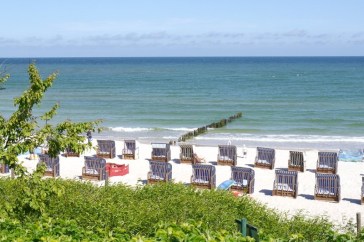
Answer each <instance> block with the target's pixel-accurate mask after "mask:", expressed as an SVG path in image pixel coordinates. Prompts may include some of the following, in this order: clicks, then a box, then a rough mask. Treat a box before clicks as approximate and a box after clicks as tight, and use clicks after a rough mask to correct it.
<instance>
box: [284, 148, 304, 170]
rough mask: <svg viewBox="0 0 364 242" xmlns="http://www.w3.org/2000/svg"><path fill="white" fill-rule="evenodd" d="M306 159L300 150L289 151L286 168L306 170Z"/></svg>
mask: <svg viewBox="0 0 364 242" xmlns="http://www.w3.org/2000/svg"><path fill="white" fill-rule="evenodd" d="M305 166H306V161H305V158H304V155H303V152H302V151H290V152H289V159H288V170H289V171H301V172H305V170H306V167H305Z"/></svg>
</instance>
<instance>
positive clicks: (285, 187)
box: [272, 170, 298, 198]
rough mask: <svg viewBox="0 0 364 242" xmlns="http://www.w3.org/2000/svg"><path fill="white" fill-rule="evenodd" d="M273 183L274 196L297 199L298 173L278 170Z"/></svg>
mask: <svg viewBox="0 0 364 242" xmlns="http://www.w3.org/2000/svg"><path fill="white" fill-rule="evenodd" d="M275 173H276V177H275V180H274V183H273V190H272V196H289V197H293V198H297V194H298V177H297V176H298V175H297V171H285V170H276V171H275Z"/></svg>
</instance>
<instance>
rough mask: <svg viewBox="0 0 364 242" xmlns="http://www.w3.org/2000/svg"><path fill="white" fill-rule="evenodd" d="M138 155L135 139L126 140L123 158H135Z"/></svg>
mask: <svg viewBox="0 0 364 242" xmlns="http://www.w3.org/2000/svg"><path fill="white" fill-rule="evenodd" d="M137 156H138V148H137V147H136V142H135V140H125V141H124V148H123V153H122V157H123V159H128V160H135V159H137Z"/></svg>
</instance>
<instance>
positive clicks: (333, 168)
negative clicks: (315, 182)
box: [316, 151, 338, 174]
mask: <svg viewBox="0 0 364 242" xmlns="http://www.w3.org/2000/svg"><path fill="white" fill-rule="evenodd" d="M337 165H338V155H337V153H336V152H322V151H320V152H318V159H317V165H316V171H317V172H319V173H329V174H336V173H337Z"/></svg>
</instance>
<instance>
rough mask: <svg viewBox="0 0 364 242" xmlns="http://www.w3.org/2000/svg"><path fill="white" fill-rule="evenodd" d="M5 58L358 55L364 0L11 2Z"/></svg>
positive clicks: (6, 10)
mask: <svg viewBox="0 0 364 242" xmlns="http://www.w3.org/2000/svg"><path fill="white" fill-rule="evenodd" d="M1 9H2V10H1V19H2V23H3V24H2V26H1V29H2V31H1V34H0V57H83V56H85V57H89V56H91V57H92V56H120V57H123V56H353V55H354V56H358V55H361V56H363V55H364V12H363V10H364V1H362V0H348V1H344V0H342V1H339V0H316V1H314V0H305V1H294V0H256V1H245V0H228V1H221V0H220V1H215V0H209V1H208V0H183V1H182V0H180V1H177V0H133V1H123V0H105V1H100V0H98V1H95V0H62V1H55V0H35V1H27V0H23V1H21V0H11V1H4V2H2V3H1Z"/></svg>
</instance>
